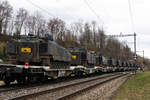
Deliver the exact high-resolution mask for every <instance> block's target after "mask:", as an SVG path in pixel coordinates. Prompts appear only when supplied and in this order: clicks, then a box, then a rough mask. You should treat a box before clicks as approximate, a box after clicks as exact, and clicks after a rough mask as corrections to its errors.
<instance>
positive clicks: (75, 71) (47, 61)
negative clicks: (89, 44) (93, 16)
mask: <svg viewBox="0 0 150 100" xmlns="http://www.w3.org/2000/svg"><path fill="white" fill-rule="evenodd" d="M6 50H7V55H8V61H7V63H6V64H0V80H2V81H4V82H5V83H6V84H10V82H13V81H15V80H16V81H17V82H18V83H20V84H24V83H34V82H37V81H45V80H47V79H49V78H58V77H66V76H72V75H77V76H82V75H89V74H93V73H98V74H100V73H104V72H115V71H133V70H136V69H137V67H138V65H137V64H136V63H135V62H134V61H121V60H119V59H113V58H111V57H105V56H102V54H101V53H100V52H94V51H88V50H87V49H85V48H84V47H81V48H75V47H74V48H70V49H65V48H64V47H62V46H60V45H58V44H57V43H56V42H55V41H53V39H52V37H51V36H50V35H45V36H44V37H40V38H39V37H36V36H33V35H29V36H23V37H22V38H21V39H19V40H15V39H14V40H10V41H8V42H7V43H6Z"/></svg>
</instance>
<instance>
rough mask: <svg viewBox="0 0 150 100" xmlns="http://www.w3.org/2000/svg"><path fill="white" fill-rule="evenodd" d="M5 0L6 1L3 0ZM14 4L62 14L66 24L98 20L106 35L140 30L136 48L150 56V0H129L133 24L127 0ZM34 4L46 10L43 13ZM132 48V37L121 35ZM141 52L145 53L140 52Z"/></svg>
mask: <svg viewBox="0 0 150 100" xmlns="http://www.w3.org/2000/svg"><path fill="white" fill-rule="evenodd" d="M3 1H4V0H3ZM7 1H9V3H10V4H11V5H12V6H13V7H14V9H15V10H17V9H18V8H25V9H27V10H28V11H30V12H31V13H33V12H35V11H40V12H42V14H43V15H44V16H45V18H50V17H52V18H53V17H59V18H61V19H62V20H64V21H65V22H66V23H68V24H69V23H71V22H76V21H78V20H79V19H82V20H83V21H88V22H90V21H92V20H95V21H96V22H97V23H98V25H103V27H104V30H105V31H106V34H120V32H122V33H123V34H133V33H134V32H136V33H137V51H142V50H144V51H145V56H146V57H149V58H150V46H149V44H150V34H149V33H150V27H149V26H150V13H149V11H150V0H130V3H131V10H132V14H133V22H134V24H132V21H131V17H130V12H129V3H128V0H86V1H87V2H88V4H89V6H90V7H91V8H92V9H93V10H94V12H95V13H96V14H94V13H93V11H92V10H91V9H90V8H89V7H88V5H87V3H86V1H85V0H7ZM29 1H31V2H32V3H34V4H35V5H38V6H40V7H41V8H43V9H45V10H47V12H48V13H49V14H48V13H46V12H43V11H42V10H41V9H39V8H37V7H35V6H33V5H32V4H31V3H29ZM97 16H99V18H98V17H97ZM120 40H121V41H126V43H127V44H128V45H129V46H130V47H131V48H132V51H133V50H134V49H133V43H131V42H133V37H126V38H121V39H120ZM138 54H140V55H142V52H138Z"/></svg>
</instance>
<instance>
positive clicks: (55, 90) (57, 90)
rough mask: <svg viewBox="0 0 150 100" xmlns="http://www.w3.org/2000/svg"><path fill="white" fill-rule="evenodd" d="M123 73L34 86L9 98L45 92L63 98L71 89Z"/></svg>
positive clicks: (53, 99)
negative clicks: (34, 87)
mask: <svg viewBox="0 0 150 100" xmlns="http://www.w3.org/2000/svg"><path fill="white" fill-rule="evenodd" d="M122 75H125V74H121V73H112V74H107V75H103V76H102V75H101V76H96V77H92V78H86V79H78V80H74V81H70V82H62V83H61V84H60V83H58V84H54V85H51V86H46V87H38V88H37V87H36V89H35V90H33V88H32V89H29V90H26V92H27V93H22V94H19V95H13V96H11V97H9V98H7V99H9V100H22V99H29V98H32V99H33V97H37V96H39V95H40V96H42V95H45V94H48V95H49V96H48V97H50V98H51V99H52V100H55V99H61V98H64V96H67V95H68V94H70V93H67V92H68V91H70V90H76V89H77V90H78V89H79V88H81V87H85V86H91V84H93V83H94V84H95V83H97V82H99V81H102V80H103V81H104V80H105V81H106V79H107V81H108V80H110V78H114V77H115V78H117V77H121V76H122ZM111 80H112V79H111ZM103 81H102V82H103ZM99 84H100V83H99ZM42 88H43V89H42ZM77 90H76V91H77ZM24 91H25V90H24Z"/></svg>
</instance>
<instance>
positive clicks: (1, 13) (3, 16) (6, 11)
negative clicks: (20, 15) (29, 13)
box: [0, 1, 13, 35]
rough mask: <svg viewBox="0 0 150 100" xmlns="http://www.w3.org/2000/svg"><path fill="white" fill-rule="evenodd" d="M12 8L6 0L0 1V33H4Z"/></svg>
mask: <svg viewBox="0 0 150 100" xmlns="http://www.w3.org/2000/svg"><path fill="white" fill-rule="evenodd" d="M12 10H13V9H12V7H11V5H10V4H9V3H8V2H7V1H3V2H0V35H1V34H2V33H4V34H6V31H7V27H8V22H9V20H10V19H11V15H12Z"/></svg>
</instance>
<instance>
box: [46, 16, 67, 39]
mask: <svg viewBox="0 0 150 100" xmlns="http://www.w3.org/2000/svg"><path fill="white" fill-rule="evenodd" d="M48 29H49V30H50V32H51V34H52V36H53V38H54V39H55V40H57V39H59V40H63V36H64V34H65V31H66V26H65V22H64V21H63V20H61V19H58V18H53V19H50V20H49V22H48Z"/></svg>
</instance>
